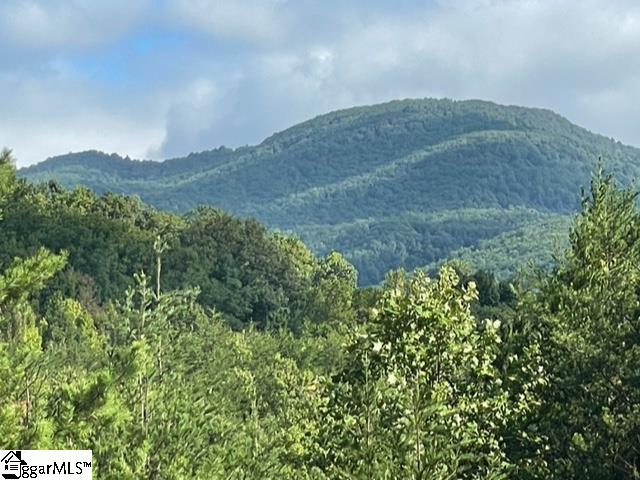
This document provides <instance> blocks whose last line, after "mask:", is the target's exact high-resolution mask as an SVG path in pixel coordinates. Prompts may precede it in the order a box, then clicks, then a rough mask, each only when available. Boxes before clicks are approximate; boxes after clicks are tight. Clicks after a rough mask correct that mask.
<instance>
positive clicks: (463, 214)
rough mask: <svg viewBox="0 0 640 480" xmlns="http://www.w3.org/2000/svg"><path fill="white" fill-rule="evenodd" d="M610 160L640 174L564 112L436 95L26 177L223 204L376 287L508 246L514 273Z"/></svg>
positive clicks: (58, 161) (625, 172) (626, 177)
mask: <svg viewBox="0 0 640 480" xmlns="http://www.w3.org/2000/svg"><path fill="white" fill-rule="evenodd" d="M599 157H602V159H603V166H604V167H605V168H606V169H607V170H609V171H612V172H613V173H614V174H615V175H616V176H617V177H618V178H619V179H621V180H622V181H623V182H628V181H630V180H631V179H633V178H635V177H637V176H638V174H639V173H640V149H637V148H633V147H629V146H625V145H622V144H621V143H619V142H616V141H614V140H612V139H609V138H606V137H603V136H601V135H597V134H593V133H591V132H589V131H587V130H585V129H583V128H581V127H578V126H576V125H574V124H572V123H571V122H569V121H568V120H566V119H565V118H563V117H561V116H560V115H557V114H555V113H553V112H551V111H548V110H542V109H534V108H524V107H516V106H502V105H497V104H494V103H491V102H485V101H478V100H468V101H452V100H433V99H423V100H399V101H393V102H389V103H385V104H380V105H374V106H367V107H356V108H351V109H347V110H341V111H337V112H333V113H329V114H326V115H322V116H319V117H317V118H314V119H312V120H309V121H307V122H304V123H301V124H299V125H296V126H294V127H291V128H289V129H287V130H285V131H283V132H280V133H276V134H275V135H273V136H271V137H269V138H267V139H266V140H264V141H263V142H262V143H261V144H259V145H256V146H247V147H241V148H237V149H229V148H224V147H221V148H218V149H215V150H210V151H205V152H201V153H193V154H190V155H188V156H187V157H185V158H175V159H170V160H166V161H163V162H151V161H136V160H130V159H128V158H122V157H119V156H117V155H107V154H104V153H100V152H96V151H89V152H82V153H72V154H68V155H63V156H59V157H55V158H50V159H48V160H46V161H45V162H42V163H40V164H38V165H35V166H32V167H29V168H25V169H22V170H21V171H20V172H19V173H20V175H22V176H24V177H25V178H27V179H28V180H30V181H32V182H41V181H49V180H52V179H53V180H55V181H57V182H59V183H61V184H63V185H65V186H67V187H73V186H76V185H84V186H87V187H89V188H91V189H93V190H95V191H97V192H105V191H113V192H116V193H125V194H136V195H139V196H140V197H141V198H142V199H143V200H144V201H145V202H148V203H150V204H151V205H153V206H155V207H157V208H160V209H167V210H173V211H178V212H184V211H187V210H190V209H193V208H195V207H197V206H198V205H201V204H210V205H214V206H216V207H220V208H222V209H224V210H227V211H230V212H232V213H234V214H237V215H242V216H252V217H255V218H257V219H258V220H260V221H262V222H264V223H265V224H267V225H268V226H269V227H271V228H273V229H279V230H285V231H293V232H296V233H297V234H298V235H300V237H301V238H302V240H303V241H305V242H306V243H307V244H308V245H310V246H311V248H312V249H313V250H315V251H316V252H317V253H319V254H325V253H326V252H328V251H330V250H332V249H336V250H340V251H342V252H344V253H345V255H346V257H347V258H348V259H349V260H350V261H352V262H353V263H354V264H355V265H356V267H358V270H359V272H360V283H361V284H364V285H366V284H371V283H376V282H379V281H380V280H381V279H382V277H383V275H384V274H385V272H387V271H388V270H389V269H391V268H397V267H405V268H409V269H412V268H416V267H421V266H425V265H429V264H435V263H437V262H439V261H441V260H443V259H445V258H448V257H450V256H451V255H452V254H454V253H456V254H464V255H462V256H466V257H467V258H470V259H472V260H473V259H476V260H477V259H478V258H479V257H482V254H483V252H489V254H490V255H493V256H496V255H497V256H500V253H499V252H500V248H501V247H500V246H501V245H507V244H508V245H509V249H508V251H509V253H508V256H506V257H504V258H503V260H502V263H501V266H500V270H501V271H504V272H505V273H508V272H512V271H513V268H514V266H515V265H516V264H517V263H518V262H520V260H521V259H522V258H521V257H527V255H529V256H530V255H531V252H535V257H540V255H542V256H544V255H546V253H544V252H547V250H546V249H540V248H539V246H540V245H550V244H551V243H552V240H551V239H552V238H554V235H555V234H556V233H557V232H558V229H559V228H560V229H564V225H566V224H567V222H566V216H567V215H569V214H571V212H573V211H575V209H576V208H577V207H578V205H579V200H580V199H579V190H580V187H582V186H586V185H587V184H588V182H589V176H590V173H591V172H592V171H593V170H594V169H595V168H596V165H597V163H598V158H599ZM563 218H564V220H563ZM531 226H539V228H536V227H531ZM491 242H493V243H491ZM539 250H542V253H540V254H538V251H539ZM521 253H522V255H521ZM539 259H540V260H544V259H543V258H539ZM479 263H481V264H482V261H481V260H480V261H479Z"/></svg>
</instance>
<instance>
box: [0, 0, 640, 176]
mask: <svg viewBox="0 0 640 480" xmlns="http://www.w3.org/2000/svg"><path fill="white" fill-rule="evenodd" d="M638 51H640V4H638V3H637V2H635V1H631V0H628V1H626V0H618V1H612V0H583V1H580V2H577V1H575V2H573V1H572V2H569V1H550V0H539V1H536V0H521V1H519V0H453V1H444V0H443V1H430V2H424V1H408V0H398V1H396V2H382V1H381V0H368V1H364V0H361V1H356V0H345V1H337V0H325V1H323V2H319V1H311V0H297V1H295V2H294V1H293V0H291V1H287V0H233V1H231V0H228V1H221V0H155V1H154V0H128V1H126V2H125V1H122V0H109V1H103V0H91V1H89V0H67V1H62V0H46V1H45V0H5V1H4V2H2V3H0V102H1V105H2V109H3V112H2V115H0V145H6V146H8V147H10V148H13V149H14V152H15V155H16V157H17V159H18V162H19V165H27V164H31V163H35V162H38V161H42V160H44V159H45V158H47V157H49V156H52V155H56V154H60V153H66V152H69V151H78V150H85V149H92V148H95V149H100V150H104V151H107V152H118V153H121V154H123V155H125V154H127V155H130V156H131V157H135V158H154V159H163V158H168V157H175V156H180V155H184V154H187V153H189V152H191V151H198V150H204V149H209V148H214V147H217V146H218V145H226V146H239V145H245V144H253V143H257V142H259V141H261V140H262V139H263V138H265V137H266V136H268V135H270V134H272V133H273V132H275V131H278V130H282V129H284V128H286V127H288V126H291V125H292V124H294V123H296V122H299V121H303V120H306V119H308V118H310V117H313V116H315V115H318V114H321V113H325V112H328V111H331V110H334V109H338V108H345V107H349V106H352V105H361V104H371V103H377V102H382V101H387V100H391V99H394V98H408V97H449V98H456V99H464V98H481V99H487V100H493V101H496V102H499V103H507V104H519V105H526V106H537V107H545V108H550V109H553V110H555V111H557V112H559V113H561V114H563V115H565V116H566V117H568V118H569V119H570V120H572V121H574V122H576V123H578V124H579V125H582V126H585V127H587V128H589V129H590V130H593V131H596V132H599V133H603V134H605V135H608V136H612V137H614V138H616V139H619V140H621V141H623V142H625V143H630V144H634V145H638V146H640V129H639V128H637V116H638V112H639V111H640V60H638V59H637V52H638Z"/></svg>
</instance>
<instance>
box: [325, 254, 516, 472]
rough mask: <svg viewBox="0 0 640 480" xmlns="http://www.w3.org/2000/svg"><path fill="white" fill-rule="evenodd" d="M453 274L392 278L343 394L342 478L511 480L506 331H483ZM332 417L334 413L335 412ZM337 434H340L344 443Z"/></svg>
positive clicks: (356, 342)
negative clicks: (504, 384) (500, 352)
mask: <svg viewBox="0 0 640 480" xmlns="http://www.w3.org/2000/svg"><path fill="white" fill-rule="evenodd" d="M458 283H459V279H458V277H457V275H456V274H455V273H454V271H453V270H452V269H451V268H448V267H446V268H444V269H443V270H442V271H441V272H440V277H439V279H438V280H437V281H434V280H431V279H429V278H428V277H426V276H425V275H423V274H422V273H418V274H416V275H415V277H413V278H411V279H410V278H407V277H406V276H405V275H402V274H400V275H395V276H394V277H390V280H389V281H388V285H387V287H386V288H385V291H384V293H383V295H382V299H381V300H380V302H379V304H378V305H377V307H376V308H375V313H374V317H373V319H372V320H371V322H370V324H369V325H367V326H366V328H365V329H364V330H363V331H361V332H357V333H355V334H354V335H353V339H352V342H351V347H350V351H351V352H352V355H351V359H352V362H353V363H352V365H350V367H349V368H348V370H346V371H345V372H343V374H342V375H340V376H339V377H337V379H336V386H335V391H334V394H333V406H334V407H333V408H334V409H335V410H334V411H333V413H332V421H331V422H330V425H331V426H332V428H333V432H332V435H333V436H335V437H336V438H337V439H338V440H337V441H336V442H335V443H334V445H333V449H332V450H331V451H332V455H330V456H329V458H328V460H327V464H328V466H329V467H330V468H332V469H333V470H334V471H335V472H336V475H338V476H339V477H340V478H351V477H349V474H347V472H350V474H355V475H356V476H358V475H362V476H368V477H367V478H413V479H445V478H506V477H507V475H508V473H509V472H510V471H511V466H510V465H509V462H508V460H507V458H506V457H505V455H504V452H503V450H502V445H501V442H500V438H499V434H498V433H499V429H500V428H501V426H504V425H505V423H506V421H507V418H508V416H509V415H510V414H511V410H512V406H511V405H510V403H509V401H508V395H507V392H505V391H504V390H503V389H502V388H501V381H500V379H499V375H498V372H497V371H496V369H495V367H494V365H493V362H494V360H495V358H496V348H497V345H498V343H499V341H500V338H499V336H498V334H497V330H498V327H499V324H498V323H497V322H493V321H487V322H485V323H484V324H480V325H479V324H478V322H476V320H475V318H474V317H473V316H472V314H471V310H470V302H471V301H473V300H475V299H476V290H475V285H474V284H473V283H471V284H469V285H468V287H467V288H466V289H464V288H461V287H459V286H458ZM330 412H331V409H330ZM336 432H337V433H336Z"/></svg>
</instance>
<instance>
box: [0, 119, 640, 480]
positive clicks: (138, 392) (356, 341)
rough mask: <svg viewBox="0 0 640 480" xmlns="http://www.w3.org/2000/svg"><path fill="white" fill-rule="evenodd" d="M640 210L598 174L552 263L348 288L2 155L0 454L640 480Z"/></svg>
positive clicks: (229, 467) (179, 218) (248, 473)
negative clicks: (27, 174) (18, 451)
mask: <svg viewBox="0 0 640 480" xmlns="http://www.w3.org/2000/svg"><path fill="white" fill-rule="evenodd" d="M356 113H357V111H355V112H351V113H350V114H347V113H344V114H343V115H345V120H344V121H345V122H346V121H347V119H348V118H349V115H355V114H356ZM540 115H547V114H546V113H540ZM516 117H517V116H516ZM517 118H519V117H517ZM329 119H330V117H328V118H325V119H324V120H325V121H327V122H328V121H329ZM483 121H484V120H483ZM558 121H559V122H561V120H558ZM327 128H330V124H328V125H327ZM295 132H297V134H298V135H299V136H301V137H305V135H306V134H305V129H304V126H301V127H298V128H297V130H296V131H295ZM295 132H290V134H289V137H287V136H286V135H285V136H280V137H279V136H276V137H274V139H272V140H271V142H272V143H271V144H272V145H273V148H274V149H275V150H277V148H276V146H279V147H280V148H284V147H285V146H286V140H287V138H290V136H291V135H292V133H295ZM305 138H306V137H305ZM266 145H269V144H266ZM260 148H267V147H266V146H265V145H263V146H261V147H260ZM220 155H222V153H221V154H220ZM229 155H230V154H229ZM219 162H220V168H222V167H224V165H226V163H225V160H224V159H222V157H221V159H220V160H219ZM194 163H197V162H196V160H195V159H194ZM136 168H137V167H136ZM141 168H142V167H141ZM154 168H173V166H172V164H170V163H168V164H167V165H166V166H163V167H154ZM234 168H235V167H234ZM478 179H479V177H476V180H478ZM256 188H257V187H256ZM470 193H472V192H470ZM574 194H575V195H577V194H578V193H577V191H576V192H574ZM558 195H565V193H564V192H560V193H558ZM566 198H567V199H569V198H570V196H567V197H566ZM636 199H637V193H636V192H635V191H633V190H631V189H629V188H628V187H625V186H620V185H619V184H617V183H616V181H615V180H614V178H613V177H612V176H609V175H606V174H603V173H596V174H595V175H594V176H593V179H592V181H591V188H590V189H589V190H588V191H587V192H585V193H584V198H583V200H582V203H581V212H580V213H579V214H578V215H577V216H576V217H575V219H574V220H573V222H572V224H571V225H570V226H569V227H570V228H569V229H570V233H569V234H568V238H566V239H565V240H564V241H563V242H560V244H559V248H564V250H563V251H562V252H560V253H558V254H557V255H556V256H555V258H554V260H553V263H552V264H551V266H550V268H549V269H545V270H540V269H535V268H530V269H529V270H526V271H525V272H524V273H522V274H520V275H518V276H516V277H512V278H510V279H509V281H500V280H498V279H497V278H496V277H495V276H494V275H493V274H492V273H491V272H489V271H486V270H484V271H475V272H474V271H469V270H468V269H466V268H465V267H464V265H460V264H447V265H443V266H442V267H441V268H440V269H439V270H438V272H437V273H436V274H435V275H432V276H428V275H427V274H425V273H424V271H420V270H419V271H416V272H413V273H407V272H405V271H403V270H397V271H392V272H389V273H388V274H387V275H386V280H385V281H384V283H383V284H382V285H381V286H379V287H370V288H357V286H356V285H357V283H356V282H357V278H356V269H355V268H354V267H353V266H352V265H351V264H350V263H349V262H348V261H347V260H345V259H344V258H343V257H342V256H341V255H340V254H338V253H335V252H330V253H327V254H326V255H325V256H322V257H317V256H315V255H314V254H313V253H312V252H311V251H310V250H309V249H308V248H307V247H306V246H305V245H304V244H303V243H302V242H301V241H300V240H298V239H296V238H293V237H289V236H286V235H282V234H275V233H270V232H269V231H268V230H267V229H266V228H265V227H263V226H262V225H260V224H259V223H257V222H256V221H254V220H242V219H238V218H236V217H234V216H232V215H230V214H228V213H225V212H223V211H221V210H217V209H212V208H196V209H194V210H191V211H190V212H189V213H185V214H183V215H176V214H170V213H163V212H159V211H157V210H155V209H153V208H151V207H148V206H145V205H144V204H143V203H141V202H140V201H139V200H137V199H135V198H132V197H126V196H120V195H117V194H113V193H108V194H105V195H102V196H99V195H96V194H94V193H92V192H91V191H89V190H87V189H86V188H79V189H75V190H65V189H63V188H61V187H60V186H59V185H58V184H57V183H54V182H50V183H44V184H41V185H38V186H33V185H30V184H28V183H27V182H25V181H24V180H20V179H18V178H17V174H16V171H15V168H14V167H13V166H12V161H11V157H10V155H9V153H8V152H5V153H3V154H2V156H1V157H0V218H1V219H0V378H1V379H2V381H1V382H0V446H1V447H2V448H16V447H20V448H24V449H27V448H62V449H64V448H77V449H91V450H93V459H94V465H95V466H94V472H95V476H96V478H105V479H112V478H113V479H123V478H125V479H126V478H131V479H134V478H157V479H177V478H201V479H217V478H220V479H287V478H291V479H296V480H298V479H305V478H307V479H373V478H375V479H404V478H406V479H416V480H418V479H420V480H427V479H429V480H444V479H494V480H497V479H507V478H518V479H576V480H577V479H580V480H584V479H638V478H640V410H639V409H638V405H640V377H639V376H638V372H640V349H639V348H640V347H639V345H640V320H639V314H640V293H639V292H640V212H639V211H638V209H637V207H636ZM557 200H558V199H555V200H554V199H546V200H545V201H549V202H553V201H557ZM563 201H564V200H563ZM517 215H523V216H524V217H526V212H524V211H517ZM538 220H539V221H541V222H543V221H545V219H544V218H539V219H538ZM439 221H442V222H445V223H446V221H447V218H446V215H445V218H440V219H439ZM527 221H528V219H526V218H525V220H523V223H522V225H526V223H527ZM549 221H550V222H552V223H553V222H555V221H559V222H562V221H563V219H560V220H558V219H554V218H551V219H550V220H549ZM514 235H516V234H514ZM499 241H500V242H503V243H505V244H511V242H513V241H515V240H513V239H512V238H508V237H504V238H501V239H500V240H499ZM486 248H487V250H488V251H491V248H494V247H493V246H491V245H488V246H487V247H486Z"/></svg>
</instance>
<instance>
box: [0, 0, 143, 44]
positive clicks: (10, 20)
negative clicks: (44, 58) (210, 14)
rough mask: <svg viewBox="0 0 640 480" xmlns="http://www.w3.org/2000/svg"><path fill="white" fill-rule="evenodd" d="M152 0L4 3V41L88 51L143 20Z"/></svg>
mask: <svg viewBox="0 0 640 480" xmlns="http://www.w3.org/2000/svg"><path fill="white" fill-rule="evenodd" d="M150 5H151V0H109V1H94V0H3V2H2V3H0V31H1V32H2V37H3V39H4V41H5V42H6V43H7V44H9V45H12V46H13V47H18V48H24V49H44V50H47V51H55V50H56V49H61V48H62V49H66V48H69V49H72V50H77V49H84V48H88V47H93V46H96V45H100V44H103V43H105V42H108V41H110V40H113V39H117V38H118V37H119V36H121V35H122V34H124V33H125V32H127V31H128V30H130V29H131V28H133V27H134V26H136V25H137V24H138V22H140V21H142V20H143V14H144V13H145V12H147V11H148V8H149V7H150Z"/></svg>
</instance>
